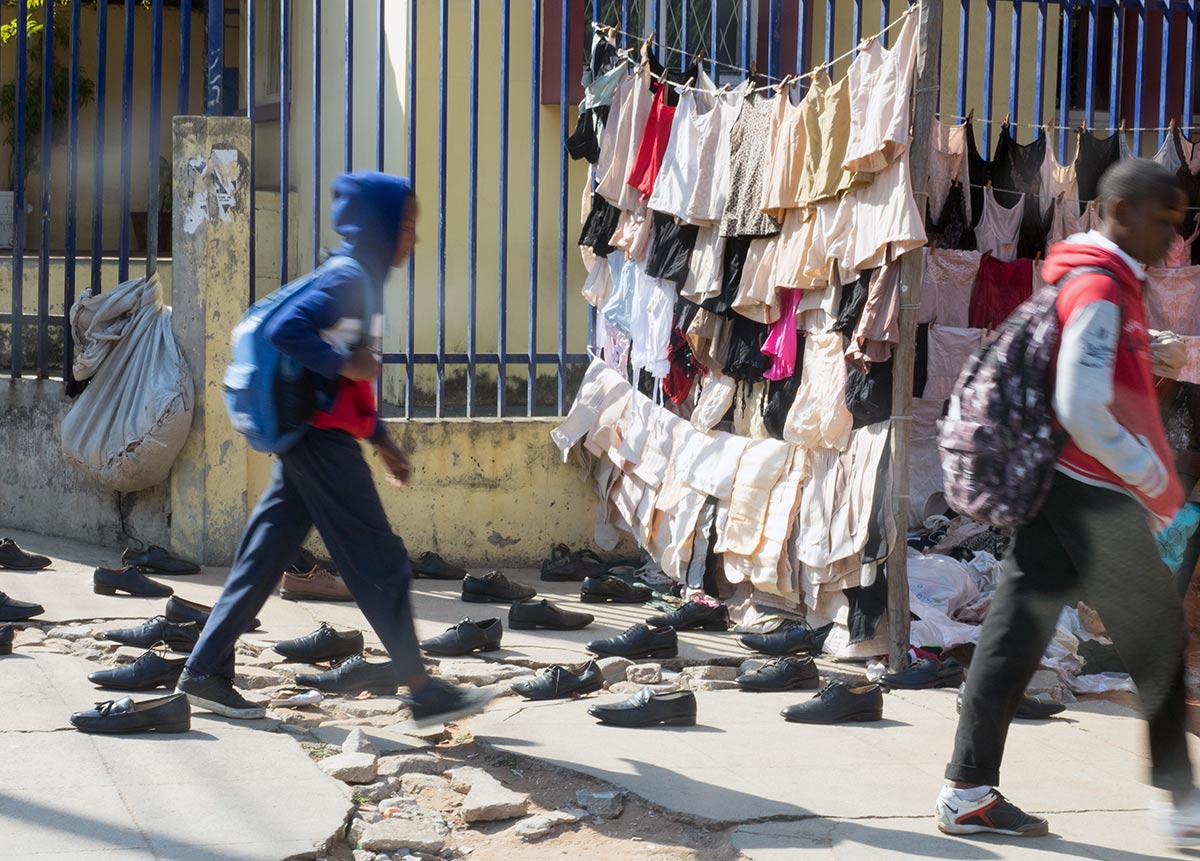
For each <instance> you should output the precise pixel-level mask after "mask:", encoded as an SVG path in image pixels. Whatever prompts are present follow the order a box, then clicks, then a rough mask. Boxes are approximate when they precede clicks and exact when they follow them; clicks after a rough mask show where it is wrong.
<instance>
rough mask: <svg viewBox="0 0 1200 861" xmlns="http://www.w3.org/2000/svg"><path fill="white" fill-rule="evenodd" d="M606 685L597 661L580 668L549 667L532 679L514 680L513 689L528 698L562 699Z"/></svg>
mask: <svg viewBox="0 0 1200 861" xmlns="http://www.w3.org/2000/svg"><path fill="white" fill-rule="evenodd" d="M603 687H604V674H603V673H601V672H600V667H599V666H598V665H597V664H596V662H595V661H588V662H587V663H586V664H584V665H583V666H582V667H580V668H578V669H571V668H569V667H563V666H554V667H547V668H546V669H544V670H542V671H541V672H539V673H538V674H537V675H536V676H534V677H533V678H532V679H522V680H521V681H518V682H513V684H512V689H513V691H514V692H515V693H518V694H520V695H521V696H523V697H525V699H527V700H561V699H566V698H567V697H573V696H580V695H582V694H590V693H594V692H596V691H598V690H600V689H602V688H603Z"/></svg>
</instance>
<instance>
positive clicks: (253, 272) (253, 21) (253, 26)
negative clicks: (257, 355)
mask: <svg viewBox="0 0 1200 861" xmlns="http://www.w3.org/2000/svg"><path fill="white" fill-rule="evenodd" d="M255 5H257V4H255V3H248V4H247V5H246V81H245V86H246V116H248V117H250V152H251V156H252V157H251V159H250V284H249V285H248V286H247V289H248V291H249V294H250V295H249V296H248V297H247V299H248V300H249V302H248V304H249V305H253V304H254V302H255V300H256V299H257V293H258V291H257V290H256V289H255V287H254V282H255V280H257V274H258V269H257V268H256V266H257V261H258V250H257V247H256V246H257V245H258V242H257V238H258V234H257V233H256V232H255V230H256V226H257V221H258V216H257V215H256V213H255V203H254V187H255V184H256V183H257V177H258V169H257V167H256V166H255V165H256V163H257V161H258V159H256V158H254V157H253V154H254V152H255V149H254V140H255V137H256V135H255V132H254V127H255V126H256V125H257V123H256V122H255V117H254V110H255V101H256V100H257V97H258V89H257V87H256V86H255V82H254V81H255V79H254V75H255V72H256V71H257V68H256V63H255V56H256V51H257V47H258V46H257V45H256V44H255V38H256V36H257V28H258V16H257V15H256V14H255V11H254V7H255Z"/></svg>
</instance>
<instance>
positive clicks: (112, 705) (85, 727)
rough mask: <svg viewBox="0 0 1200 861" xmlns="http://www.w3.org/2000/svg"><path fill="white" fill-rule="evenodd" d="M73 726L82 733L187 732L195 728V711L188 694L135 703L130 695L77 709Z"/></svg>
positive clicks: (72, 721) (72, 719)
mask: <svg viewBox="0 0 1200 861" xmlns="http://www.w3.org/2000/svg"><path fill="white" fill-rule="evenodd" d="M71 725H72V726H74V727H75V729H77V730H79V731H80V732H97V733H111V734H114V735H115V734H121V733H134V732H187V731H188V730H190V729H191V728H192V710H191V707H190V706H189V705H188V701H187V697H185V696H184V695H183V694H171V695H169V696H165V697H158V698H157V699H153V700H142V701H141V702H137V703H135V702H134V701H133V700H132V699H130V698H129V697H126V698H125V699H123V700H116V701H113V700H108V701H107V702H103V703H96V707H95V708H94V709H88V710H87V711H84V712H75V714H73V715H71Z"/></svg>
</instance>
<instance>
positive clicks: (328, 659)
mask: <svg viewBox="0 0 1200 861" xmlns="http://www.w3.org/2000/svg"><path fill="white" fill-rule="evenodd" d="M272 651H274V652H275V654H277V655H281V656H283V657H284V658H286V659H287V660H289V661H292V662H294V663H297V664H332V663H334V662H335V661H340V660H343V659H345V658H352V657H354V656H355V655H361V654H362V649H355V650H354V651H353V652H343V653H342V654H338V655H289V654H287V653H286V652H281V651H279V650H278V649H272Z"/></svg>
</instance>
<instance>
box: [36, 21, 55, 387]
mask: <svg viewBox="0 0 1200 861" xmlns="http://www.w3.org/2000/svg"><path fill="white" fill-rule="evenodd" d="M42 11H43V12H44V13H45V17H44V19H43V22H42V94H41V96H42V117H43V122H42V141H41V146H40V147H39V148H38V149H39V152H38V159H39V165H38V167H40V168H41V171H40V173H41V185H42V203H41V210H42V231H41V245H40V247H39V248H38V307H37V321H38V339H37V374H38V377H39V378H41V379H45V378H46V377H47V376H49V368H48V366H49V364H50V326H49V322H50V319H49V317H50V165H51V164H52V162H53V153H52V152H51V149H50V146H51V144H52V143H53V140H52V138H51V136H50V133H51V131H52V130H53V128H54V125H53V123H51V122H46V121H45V119H44V118H46V117H50V116H52V112H53V103H52V100H53V95H54V4H53V3H47V4H46V5H45V6H44V7H43V9H42Z"/></svg>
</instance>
